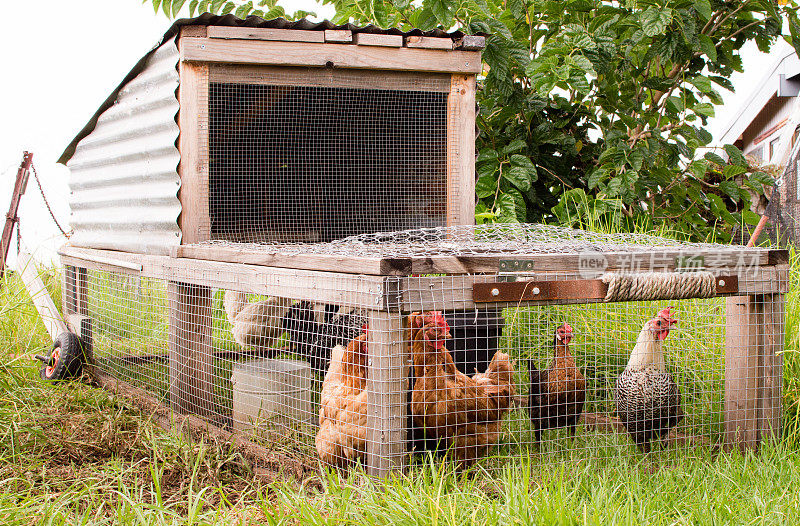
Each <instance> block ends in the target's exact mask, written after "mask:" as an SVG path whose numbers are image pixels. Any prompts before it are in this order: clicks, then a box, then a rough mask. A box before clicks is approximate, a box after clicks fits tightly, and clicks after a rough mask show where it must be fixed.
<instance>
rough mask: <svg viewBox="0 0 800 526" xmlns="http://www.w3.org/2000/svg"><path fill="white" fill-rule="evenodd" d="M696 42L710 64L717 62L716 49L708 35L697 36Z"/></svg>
mask: <svg viewBox="0 0 800 526" xmlns="http://www.w3.org/2000/svg"><path fill="white" fill-rule="evenodd" d="M697 42H698V44H699V45H700V51H702V52H703V53H705V54H706V56H708V58H709V59H711V62H716V61H717V47H716V46H715V45H714V41H713V40H711V37H710V36H708V35H698V36H697Z"/></svg>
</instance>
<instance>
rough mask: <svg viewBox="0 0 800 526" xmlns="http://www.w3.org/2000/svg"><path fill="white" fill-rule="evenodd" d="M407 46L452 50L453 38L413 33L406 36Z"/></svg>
mask: <svg viewBox="0 0 800 526" xmlns="http://www.w3.org/2000/svg"><path fill="white" fill-rule="evenodd" d="M406 47H410V48H415V47H416V48H424V49H446V50H449V51H452V49H453V40H452V39H450V38H436V37H425V36H420V35H411V36H407V37H406Z"/></svg>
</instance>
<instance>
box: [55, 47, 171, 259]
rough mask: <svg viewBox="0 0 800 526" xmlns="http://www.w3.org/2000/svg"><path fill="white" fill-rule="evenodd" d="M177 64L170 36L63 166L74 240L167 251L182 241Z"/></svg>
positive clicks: (91, 244) (101, 245) (143, 250)
mask: <svg viewBox="0 0 800 526" xmlns="http://www.w3.org/2000/svg"><path fill="white" fill-rule="evenodd" d="M177 63H178V48H177V46H176V45H175V40H174V39H172V40H169V41H168V42H166V43H164V44H163V45H161V46H160V47H159V48H158V50H156V52H155V53H153V54H152V55H150V57H149V58H148V60H147V63H146V65H145V67H144V69H143V70H142V71H141V72H140V73H139V74H138V75H137V76H136V77H135V78H133V79H132V80H131V81H130V82H128V83H127V84H126V85H125V86H124V87H123V88H122V89H121V90H120V91H119V93H118V95H117V98H116V101H115V103H114V104H113V105H112V106H111V107H110V108H108V109H107V110H105V111H104V112H103V113H102V114H101V115H100V117H99V118H98V119H97V124H96V126H95V127H94V130H93V131H92V132H91V133H90V134H89V135H87V136H86V137H85V138H83V139H82V140H81V141H80V142H79V143H78V145H77V148H76V149H75V154H74V155H73V156H72V159H71V160H70V161H69V163H68V166H69V168H70V171H71V176H70V185H69V186H70V200H69V202H70V207H71V210H72V215H71V220H70V223H71V225H72V228H73V230H74V232H75V233H74V235H73V236H72V238H71V239H70V242H71V244H73V245H76V246H83V247H92V248H105V249H113V250H126V251H132V252H139V253H147V254H168V253H169V249H170V247H171V246H173V245H177V244H179V243H180V239H181V238H180V229H179V228H178V215H179V214H180V211H181V206H180V202H179V201H178V188H179V187H180V178H179V176H178V171H177V169H178V162H179V161H180V154H179V153H178V149H177V147H176V140H177V138H178V133H179V130H178V125H177V124H176V122H175V117H176V115H177V113H178V101H177V99H176V97H175V90H176V89H177V88H178V81H179V79H178V72H177V69H176V66H177Z"/></svg>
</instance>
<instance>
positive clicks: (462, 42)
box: [454, 35, 486, 51]
mask: <svg viewBox="0 0 800 526" xmlns="http://www.w3.org/2000/svg"><path fill="white" fill-rule="evenodd" d="M454 47H455V48H456V49H464V50H468V51H480V50H482V49H484V48H485V47H486V37H483V36H480V35H464V36H463V37H461V38H459V39H458V40H456V42H455V46H454Z"/></svg>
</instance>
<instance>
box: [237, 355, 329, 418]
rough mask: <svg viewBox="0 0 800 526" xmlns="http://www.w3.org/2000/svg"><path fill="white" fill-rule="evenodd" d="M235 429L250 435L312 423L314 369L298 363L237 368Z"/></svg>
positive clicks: (262, 363)
mask: <svg viewBox="0 0 800 526" xmlns="http://www.w3.org/2000/svg"><path fill="white" fill-rule="evenodd" d="M231 380H232V382H233V428H234V430H236V431H250V430H253V429H254V428H257V427H262V426H264V427H267V428H276V427H282V426H289V425H291V424H292V423H298V422H308V421H311V420H312V419H313V415H312V414H311V367H310V366H309V364H308V363H307V362H302V361H297V360H283V359H266V360H252V361H248V362H241V363H236V364H234V365H233V374H232V376H231Z"/></svg>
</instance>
